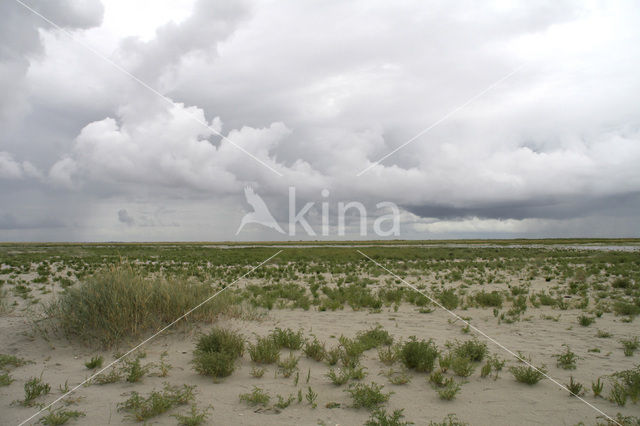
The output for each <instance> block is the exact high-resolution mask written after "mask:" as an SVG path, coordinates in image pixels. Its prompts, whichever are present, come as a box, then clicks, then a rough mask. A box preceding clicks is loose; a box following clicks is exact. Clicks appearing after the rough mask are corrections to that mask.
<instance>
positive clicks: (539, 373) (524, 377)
mask: <svg viewBox="0 0 640 426" xmlns="http://www.w3.org/2000/svg"><path fill="white" fill-rule="evenodd" d="M509 371H510V372H511V374H513V377H515V378H516V380H517V381H518V382H520V383H526V384H528V385H535V384H536V383H538V382H539V381H540V380H542V379H543V378H544V374H543V373H546V372H547V370H546V368H545V367H544V366H542V367H539V368H538V369H535V368H533V367H530V366H524V365H519V366H516V367H511V368H509Z"/></svg>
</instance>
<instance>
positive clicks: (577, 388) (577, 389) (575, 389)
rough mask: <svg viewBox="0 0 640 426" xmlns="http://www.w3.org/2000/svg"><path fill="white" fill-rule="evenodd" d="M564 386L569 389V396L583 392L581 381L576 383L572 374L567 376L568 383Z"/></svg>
mask: <svg viewBox="0 0 640 426" xmlns="http://www.w3.org/2000/svg"><path fill="white" fill-rule="evenodd" d="M565 386H566V387H567V389H569V392H570V393H569V396H580V395H582V394H583V392H582V389H583V386H582V383H578V382H576V381H574V380H573V376H570V378H569V383H567V384H565Z"/></svg>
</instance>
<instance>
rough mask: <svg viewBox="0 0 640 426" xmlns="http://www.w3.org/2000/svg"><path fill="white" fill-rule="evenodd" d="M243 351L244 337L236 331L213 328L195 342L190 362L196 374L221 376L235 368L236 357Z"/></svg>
mask: <svg viewBox="0 0 640 426" xmlns="http://www.w3.org/2000/svg"><path fill="white" fill-rule="evenodd" d="M243 353H244V338H243V337H242V335H241V334H240V333H238V332H236V331H232V330H227V329H224V328H219V327H216V328H213V329H212V330H211V331H210V332H209V334H206V335H202V336H200V338H199V339H198V342H197V343H196V349H195V351H194V352H193V359H192V360H191V364H192V365H193V368H194V370H196V372H197V373H198V374H202V375H204V376H212V377H215V378H222V377H227V376H230V375H231V374H232V373H233V372H234V371H235V368H236V359H237V358H239V357H241V356H242V354H243Z"/></svg>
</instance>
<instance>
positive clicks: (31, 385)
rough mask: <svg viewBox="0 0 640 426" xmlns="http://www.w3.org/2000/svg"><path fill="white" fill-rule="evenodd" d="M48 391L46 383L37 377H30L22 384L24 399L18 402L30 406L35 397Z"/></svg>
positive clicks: (48, 387) (49, 389)
mask: <svg viewBox="0 0 640 426" xmlns="http://www.w3.org/2000/svg"><path fill="white" fill-rule="evenodd" d="M50 391H51V386H50V385H49V384H48V383H44V382H43V381H42V379H41V378H39V377H32V378H31V379H29V380H28V381H27V382H26V383H25V384H24V400H22V401H19V402H20V404H21V405H24V406H31V405H33V401H34V400H35V399H36V398H38V397H40V396H44V395H47V394H48V393H49V392H50Z"/></svg>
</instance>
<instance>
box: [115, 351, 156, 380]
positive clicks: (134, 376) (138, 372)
mask: <svg viewBox="0 0 640 426" xmlns="http://www.w3.org/2000/svg"><path fill="white" fill-rule="evenodd" d="M151 367H152V364H146V365H142V362H141V361H140V357H139V356H136V357H134V359H125V360H124V364H123V365H122V373H123V375H124V378H125V380H126V381H127V382H129V383H136V382H139V381H140V380H142V378H143V377H144V376H145V374H147V373H148V372H149V370H150V369H151Z"/></svg>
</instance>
